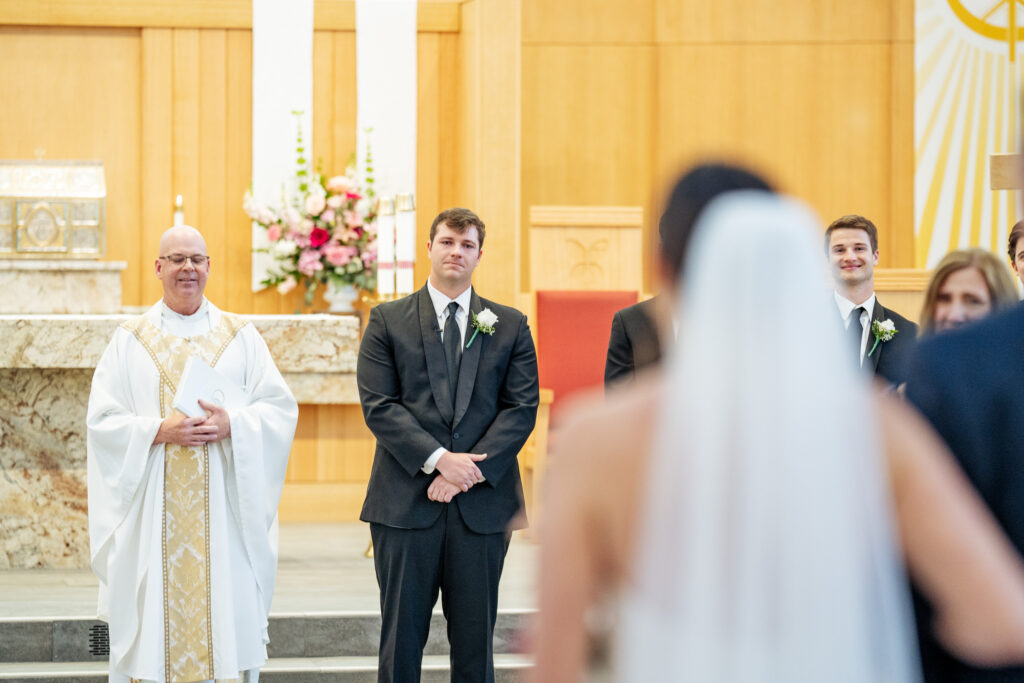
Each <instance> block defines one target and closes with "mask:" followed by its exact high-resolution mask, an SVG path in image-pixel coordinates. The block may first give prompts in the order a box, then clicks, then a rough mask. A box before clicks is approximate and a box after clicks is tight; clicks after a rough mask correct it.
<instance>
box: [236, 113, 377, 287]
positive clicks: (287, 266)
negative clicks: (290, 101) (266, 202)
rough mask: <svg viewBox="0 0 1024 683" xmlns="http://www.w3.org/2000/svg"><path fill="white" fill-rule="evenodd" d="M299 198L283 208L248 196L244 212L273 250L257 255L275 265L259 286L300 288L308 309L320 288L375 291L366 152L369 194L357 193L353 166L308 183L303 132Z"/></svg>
mask: <svg viewBox="0 0 1024 683" xmlns="http://www.w3.org/2000/svg"><path fill="white" fill-rule="evenodd" d="M296 153H297V166H298V170H297V172H296V179H297V180H298V183H297V188H298V192H297V193H296V196H295V197H293V199H292V201H291V202H290V203H288V204H286V205H285V206H283V207H281V208H271V207H267V206H262V205H259V204H257V202H256V201H255V198H254V197H253V196H252V193H251V192H246V194H245V200H244V203H243V206H244V208H245V212H246V213H247V214H248V215H249V217H250V218H251V219H252V220H253V221H254V222H256V223H258V224H259V225H260V226H262V227H263V228H264V229H265V230H266V231H267V241H268V242H269V245H268V246H267V247H266V248H264V249H254V251H263V252H267V253H269V254H270V255H271V256H272V257H273V259H274V261H273V266H272V267H271V269H270V271H269V273H268V277H267V278H266V279H264V280H263V281H262V282H261V284H263V285H264V286H267V287H275V286H276V287H277V291H278V292H280V293H281V294H287V293H288V292H290V291H291V290H292V289H294V288H295V287H296V286H298V285H299V284H302V285H303V286H304V287H305V288H306V298H305V300H306V306H310V305H312V303H313V295H314V294H315V292H316V289H317V287H318V286H319V285H330V286H333V287H336V288H341V287H344V286H351V287H355V288H357V289H367V290H373V289H375V288H376V286H377V226H376V219H377V214H376V209H375V207H374V205H373V202H372V201H371V200H372V199H373V177H372V175H369V174H370V173H372V165H371V163H372V160H371V157H370V154H369V151H367V172H368V178H367V189H366V190H365V191H364V190H362V189H361V188H360V187H359V183H358V181H357V180H356V174H355V168H354V167H353V165H352V164H351V163H350V164H349V167H348V168H347V169H346V171H345V174H344V175H338V176H334V177H332V178H327V179H325V178H324V177H323V176H322V175H321V174H320V173H319V172H316V173H314V174H313V175H312V178H311V179H310V175H309V172H308V170H307V164H306V159H305V149H304V146H303V142H302V130H301V129H300V130H299V136H298V144H297V146H296Z"/></svg>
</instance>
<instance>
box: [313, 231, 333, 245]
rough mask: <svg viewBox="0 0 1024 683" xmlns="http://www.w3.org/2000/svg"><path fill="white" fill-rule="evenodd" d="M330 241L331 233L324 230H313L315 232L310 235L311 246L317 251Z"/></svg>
mask: <svg viewBox="0 0 1024 683" xmlns="http://www.w3.org/2000/svg"><path fill="white" fill-rule="evenodd" d="M329 239H331V233H329V232H327V231H326V230H324V229H323V228H313V232H311V233H309V246H311V247H313V248H314V249H316V248H317V247H321V246H323V245H325V244H327V240H329Z"/></svg>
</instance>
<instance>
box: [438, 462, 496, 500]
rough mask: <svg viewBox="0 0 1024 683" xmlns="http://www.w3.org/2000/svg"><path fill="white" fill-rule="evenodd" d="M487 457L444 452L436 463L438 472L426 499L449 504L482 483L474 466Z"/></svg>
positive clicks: (481, 476) (480, 476)
mask: <svg viewBox="0 0 1024 683" xmlns="http://www.w3.org/2000/svg"><path fill="white" fill-rule="evenodd" d="M486 457H487V454H486V453H481V454H477V453H451V452H449V451H445V452H444V454H442V455H441V457H440V458H439V459H438V461H437V465H436V466H435V467H436V468H437V471H438V472H440V474H438V475H437V476H436V477H434V481H432V482H430V486H429V487H428V488H427V498H429V499H430V500H436V501H437V502H439V503H450V502H451V501H452V498H454V497H455V496H456V495H457V494H458V493H460V492H464V491H468V490H470V489H471V488H473V486H475V485H476V484H478V483H479V482H481V481H483V478H484V477H483V474H481V472H480V468H479V467H477V466H476V464H477V463H478V462H480V461H481V460H483V459H484V458H486Z"/></svg>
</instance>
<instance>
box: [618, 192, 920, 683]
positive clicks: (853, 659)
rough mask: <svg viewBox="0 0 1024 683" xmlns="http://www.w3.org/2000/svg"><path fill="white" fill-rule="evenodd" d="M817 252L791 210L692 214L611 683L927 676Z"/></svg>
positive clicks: (797, 212)
mask: <svg viewBox="0 0 1024 683" xmlns="http://www.w3.org/2000/svg"><path fill="white" fill-rule="evenodd" d="M825 261H826V259H825V255H824V253H823V251H822V247H821V237H820V231H818V230H817V229H816V221H815V218H814V216H813V215H812V214H811V212H810V211H809V210H808V209H806V208H804V206H803V205H801V204H799V203H797V202H796V201H794V200H791V199H785V198H782V197H778V196H775V195H771V194H768V193H764V192H754V191H745V192H733V193H729V194H726V195H723V196H722V197H721V198H719V199H717V200H715V201H714V202H713V203H712V204H711V205H709V207H708V208H707V209H706V210H705V211H704V212H703V214H702V217H701V219H700V221H699V224H698V227H697V229H696V232H695V234H694V238H693V242H692V246H691V248H690V255H689V258H688V260H687V265H686V268H685V271H684V272H685V274H686V277H685V281H684V283H683V285H682V288H681V290H680V291H681V296H680V306H679V309H678V311H677V316H678V317H677V320H678V323H679V330H678V341H677V343H676V345H675V347H674V348H673V349H672V350H671V351H670V352H669V354H668V357H667V360H666V366H665V370H664V372H665V379H666V383H665V394H664V401H663V404H662V408H661V410H662V413H661V415H660V419H659V420H658V423H657V424H658V428H657V429H658V431H657V433H656V435H655V439H654V443H655V451H654V454H653V458H652V460H651V467H650V475H649V476H648V480H647V488H646V489H645V490H646V494H645V495H644V498H643V500H644V503H645V505H646V507H645V509H644V510H643V511H642V512H641V514H640V519H641V526H640V537H639V538H638V544H637V553H638V555H637V563H636V567H637V570H636V572H635V573H634V574H633V576H631V578H630V581H629V584H628V586H629V587H628V588H627V590H626V591H625V593H624V595H623V596H622V597H623V604H622V606H621V607H622V619H621V621H620V623H619V628H618V629H617V631H618V633H617V642H618V645H617V649H616V669H617V673H618V678H619V679H620V680H626V681H638V682H639V681H644V682H649V681H693V682H699V683H708V682H714V681H730V682H732V681H735V682H737V683H739V682H742V683H757V682H759V681H765V682H767V681H772V682H775V681H777V682H779V683H783V682H785V683H804V682H822V683H826V682H827V683H844V682H851V683H853V682H857V683H883V682H885V683H888V682H895V681H899V682H903V681H916V680H917V679H918V677H919V673H918V665H917V663H916V646H915V642H914V635H913V630H912V620H911V618H910V608H909V600H908V597H907V589H906V585H905V578H904V575H903V570H902V564H901V562H900V558H899V553H898V545H897V540H896V536H895V531H894V518H893V512H892V509H891V505H890V498H889V490H888V484H887V479H886V468H885V464H884V460H883V456H882V452H881V448H880V440H879V434H878V429H877V427H876V419H875V417H874V414H873V411H872V408H871V405H870V397H869V384H868V378H867V377H866V376H865V375H864V374H863V373H859V372H857V371H856V368H855V366H854V363H853V362H852V354H851V353H847V352H846V351H847V349H846V348H845V346H844V340H843V338H842V334H841V324H840V320H839V315H838V312H837V310H836V306H835V303H834V301H833V299H832V296H831V291H830V288H829V286H828V284H827V283H828V279H827V273H826V269H825ZM847 358H850V361H849V362H847Z"/></svg>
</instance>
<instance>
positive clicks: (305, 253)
mask: <svg viewBox="0 0 1024 683" xmlns="http://www.w3.org/2000/svg"><path fill="white" fill-rule="evenodd" d="M323 269H324V264H323V263H321V261H320V251H319V250H317V249H303V250H302V253H301V254H299V272H300V273H302V274H303V275H306V276H308V277H312V276H313V274H314V273H316V272H317V271H320V270H323Z"/></svg>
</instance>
